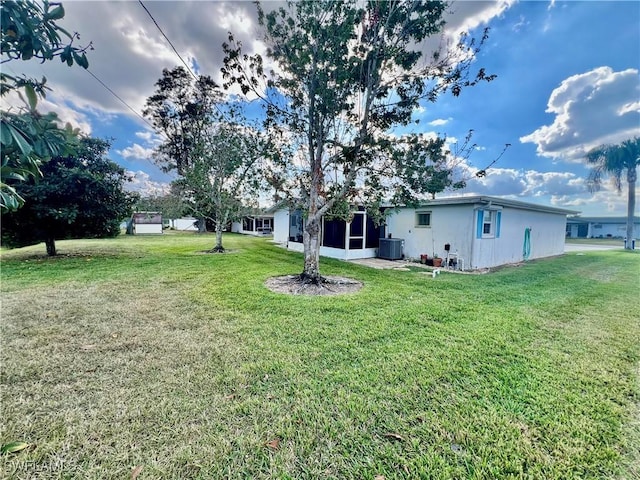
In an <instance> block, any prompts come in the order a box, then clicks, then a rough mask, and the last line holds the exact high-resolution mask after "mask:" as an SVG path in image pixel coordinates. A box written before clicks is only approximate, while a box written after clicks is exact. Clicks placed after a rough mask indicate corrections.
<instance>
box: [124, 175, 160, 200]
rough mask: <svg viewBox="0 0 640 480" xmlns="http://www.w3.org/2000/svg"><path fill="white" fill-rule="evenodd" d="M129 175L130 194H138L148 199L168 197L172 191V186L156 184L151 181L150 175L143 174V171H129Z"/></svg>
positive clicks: (128, 188) (127, 187) (128, 187)
mask: <svg viewBox="0 0 640 480" xmlns="http://www.w3.org/2000/svg"><path fill="white" fill-rule="evenodd" d="M127 174H128V175H129V176H130V178H131V180H130V182H129V183H128V184H127V185H126V189H127V190H129V191H130V192H138V193H139V194H140V195H142V196H143V197H148V196H157V195H166V194H168V193H169V191H170V186H169V184H168V183H164V182H156V181H154V180H151V177H150V176H149V174H148V173H146V172H143V171H142V170H138V171H135V172H134V171H132V170H128V171H127Z"/></svg>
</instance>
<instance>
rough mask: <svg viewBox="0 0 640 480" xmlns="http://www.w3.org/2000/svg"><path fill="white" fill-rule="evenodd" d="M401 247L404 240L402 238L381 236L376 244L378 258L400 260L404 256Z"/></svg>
mask: <svg viewBox="0 0 640 480" xmlns="http://www.w3.org/2000/svg"><path fill="white" fill-rule="evenodd" d="M403 248H404V240H403V239H402V238H381V239H380V244H379V246H378V258H384V259H386V260H401V259H402V257H403V256H404V255H403V253H402V250H403Z"/></svg>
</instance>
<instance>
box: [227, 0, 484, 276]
mask: <svg viewBox="0 0 640 480" xmlns="http://www.w3.org/2000/svg"><path fill="white" fill-rule="evenodd" d="M446 8H447V4H446V3H444V2H437V1H413V0H410V1H409V0H407V1H384V2H381V1H368V2H364V3H362V2H341V1H331V2H316V1H298V2H291V3H288V4H287V7H286V8H285V7H282V8H279V9H277V10H275V11H272V12H269V13H266V12H264V11H263V10H262V8H261V7H260V6H259V5H258V14H259V23H260V25H261V27H262V28H263V31H264V41H265V42H266V44H267V56H268V57H269V59H270V60H271V61H272V62H273V64H274V68H273V70H272V71H271V72H269V73H267V72H266V70H267V68H266V66H265V64H264V62H263V59H262V58H261V57H260V56H259V55H253V56H248V55H246V54H244V53H243V51H242V45H241V44H240V43H239V42H237V41H235V39H234V37H233V35H230V36H229V42H228V43H226V44H224V45H223V48H224V49H225V53H226V58H225V67H224V68H223V76H224V78H225V81H226V84H225V86H228V85H233V84H237V85H239V86H240V87H241V89H242V91H243V92H244V93H245V94H248V93H250V92H251V93H252V94H253V95H257V96H259V97H261V98H262V100H263V101H264V102H265V104H266V106H267V122H266V126H267V128H268V129H269V130H270V132H271V133H270V134H271V135H272V136H273V137H274V138H278V137H277V135H278V132H279V133H280V135H281V137H280V138H281V142H282V145H283V147H282V148H283V151H284V152H285V153H286V152H288V153H289V155H282V156H281V157H280V162H274V163H273V167H274V170H276V173H275V174H270V178H273V179H275V180H276V181H277V182H278V186H279V188H281V189H283V185H286V184H288V185H289V186H290V187H293V188H290V189H289V191H290V192H292V193H290V195H291V196H295V197H296V198H297V200H298V204H299V205H300V206H301V207H302V209H303V210H304V216H305V227H304V234H303V242H304V269H303V272H302V274H301V276H300V279H301V280H302V281H304V282H313V283H319V282H322V281H323V279H322V277H321V275H320V270H319V250H320V226H321V219H322V217H323V216H324V215H334V216H343V217H345V218H346V219H348V215H349V212H350V208H349V206H350V205H354V204H363V205H365V206H366V207H367V210H368V211H369V212H370V213H371V214H372V215H375V216H378V217H379V211H380V209H379V207H380V204H381V202H382V201H389V202H391V203H392V204H395V205H398V204H411V203H415V202H416V201H417V200H419V199H421V198H426V197H427V196H429V195H431V196H432V195H434V194H435V193H437V191H438V190H440V189H441V188H445V187H446V186H447V185H449V183H450V182H449V181H448V179H447V178H446V177H447V175H448V174H449V173H450V172H446V171H444V170H446V163H447V162H446V161H444V159H443V156H444V155H445V152H444V139H442V138H427V137H425V136H424V135H421V134H420V133H411V132H412V130H411V129H406V130H407V131H408V132H409V133H403V134H400V133H399V132H398V130H397V128H398V127H407V126H409V125H410V124H411V123H412V121H413V119H412V114H413V112H414V111H415V109H416V108H417V107H418V106H419V102H420V101H423V100H424V101H431V102H435V101H436V100H437V99H438V97H439V96H440V95H442V94H443V93H444V92H447V91H449V92H451V93H452V94H453V95H454V96H458V95H459V94H460V93H461V91H462V90H463V89H464V88H466V87H469V86H473V85H476V84H477V83H479V82H482V81H490V80H492V79H493V78H494V76H493V75H487V74H486V73H485V70H484V69H483V68H478V70H477V71H476V72H475V73H472V72H471V65H472V63H473V61H474V59H475V54H476V53H477V52H478V49H479V47H480V45H481V44H482V43H483V41H484V40H485V39H486V31H485V34H484V35H483V37H482V39H481V40H480V41H479V42H476V41H475V39H470V38H468V37H466V36H463V37H462V38H461V39H460V41H459V42H457V43H455V44H447V43H446V42H445V41H443V40H442V39H441V34H442V32H443V28H444V23H445V22H444V19H443V15H444V13H445V11H446ZM438 46H440V47H438ZM425 52H428V53H425ZM443 171H444V174H443V173H442V172H443ZM439 175H444V178H443V177H442V176H441V177H439V178H435V177H436V176H439Z"/></svg>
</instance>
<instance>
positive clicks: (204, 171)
mask: <svg viewBox="0 0 640 480" xmlns="http://www.w3.org/2000/svg"><path fill="white" fill-rule="evenodd" d="M156 86H157V87H158V88H157V90H156V92H155V94H154V95H152V96H151V97H149V98H148V99H147V104H146V105H147V106H146V109H145V111H144V114H145V115H146V116H148V117H149V118H150V119H151V120H152V122H153V124H154V126H155V127H156V129H157V131H158V132H159V133H161V134H163V135H164V137H165V140H164V141H163V142H162V143H161V144H160V146H159V147H158V148H157V150H156V153H157V162H158V164H159V165H160V166H161V167H162V168H163V169H164V170H165V171H170V170H175V171H177V173H178V175H180V178H179V179H178V180H177V181H176V182H175V185H176V186H177V187H178V189H179V190H180V191H181V192H182V195H183V196H184V200H185V203H186V204H187V205H188V206H190V207H191V210H192V212H193V213H194V215H195V216H197V217H198V218H200V222H199V225H200V228H201V229H204V226H205V220H206V219H209V220H211V221H212V222H213V223H214V225H215V229H216V244H215V246H214V247H213V251H216V252H223V251H224V247H223V245H222V231H223V229H224V227H225V226H226V225H227V223H228V222H229V221H230V220H233V219H235V218H237V217H238V216H239V215H241V213H242V211H243V209H244V204H245V203H246V201H247V200H249V199H250V198H251V197H252V196H253V195H254V194H255V191H256V189H257V185H258V183H259V178H258V176H257V166H258V162H259V160H260V159H261V157H262V155H263V150H264V148H266V147H265V145H266V142H263V141H262V140H261V136H260V135H258V134H257V133H256V132H255V131H254V130H251V129H250V128H249V127H248V126H246V121H245V120H244V119H243V118H242V116H241V115H240V113H239V111H238V110H237V108H236V107H234V106H232V105H228V104H226V105H225V104H221V103H220V99H221V96H222V94H221V92H220V90H219V88H218V86H217V85H216V84H215V82H213V80H212V79H211V78H210V77H207V76H202V75H201V76H199V77H197V78H194V77H193V76H191V75H190V74H189V73H188V72H187V71H186V70H185V69H184V68H182V67H176V68H174V69H173V70H167V69H165V70H163V72H162V78H161V79H160V80H158V82H157V83H156Z"/></svg>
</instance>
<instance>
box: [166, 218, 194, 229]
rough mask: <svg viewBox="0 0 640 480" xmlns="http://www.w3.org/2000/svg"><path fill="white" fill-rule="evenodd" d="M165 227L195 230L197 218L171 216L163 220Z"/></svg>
mask: <svg viewBox="0 0 640 480" xmlns="http://www.w3.org/2000/svg"><path fill="white" fill-rule="evenodd" d="M165 223H166V225H167V227H169V228H172V229H174V230H178V231H180V232H197V231H198V219H196V218H193V217H184V218H171V219H169V220H165Z"/></svg>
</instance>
